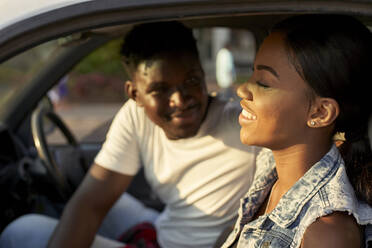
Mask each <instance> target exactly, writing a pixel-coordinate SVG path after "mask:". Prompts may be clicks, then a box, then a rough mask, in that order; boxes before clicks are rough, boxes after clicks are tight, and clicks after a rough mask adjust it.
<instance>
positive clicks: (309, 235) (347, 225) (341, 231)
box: [301, 212, 363, 248]
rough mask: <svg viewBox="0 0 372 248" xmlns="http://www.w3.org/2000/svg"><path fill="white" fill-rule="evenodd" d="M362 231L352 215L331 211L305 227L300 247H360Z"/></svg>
mask: <svg viewBox="0 0 372 248" xmlns="http://www.w3.org/2000/svg"><path fill="white" fill-rule="evenodd" d="M362 233H363V232H362V229H361V227H360V226H359V225H358V223H357V222H356V220H355V218H354V217H353V215H349V214H347V212H333V213H331V214H329V215H327V216H323V217H320V218H318V219H317V220H316V221H315V222H313V223H312V224H311V225H310V226H309V227H308V228H307V229H306V232H305V234H304V236H303V239H302V245H301V247H302V248H308V247H319V248H322V247H327V248H329V247H337V248H343V247H345V248H352V247H358V248H359V247H362V240H363V234H362Z"/></svg>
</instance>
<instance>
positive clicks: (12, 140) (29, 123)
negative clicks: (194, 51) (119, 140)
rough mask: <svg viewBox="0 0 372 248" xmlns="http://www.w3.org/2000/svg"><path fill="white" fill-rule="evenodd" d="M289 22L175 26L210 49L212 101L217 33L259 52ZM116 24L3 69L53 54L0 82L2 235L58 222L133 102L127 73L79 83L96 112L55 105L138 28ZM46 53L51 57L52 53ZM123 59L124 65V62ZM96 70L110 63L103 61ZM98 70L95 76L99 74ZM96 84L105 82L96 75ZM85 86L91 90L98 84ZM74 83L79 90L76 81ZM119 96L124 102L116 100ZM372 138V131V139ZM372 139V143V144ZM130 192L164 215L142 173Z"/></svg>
mask: <svg viewBox="0 0 372 248" xmlns="http://www.w3.org/2000/svg"><path fill="white" fill-rule="evenodd" d="M371 13H372V12H371ZM296 14H300V13H296ZM290 15H293V13H286V12H283V13H281V14H271V13H266V14H254V15H251V14H236V15H235V14H224V15H218V16H208V15H204V16H202V17H192V18H182V17H180V18H173V19H175V20H180V21H181V22H182V23H184V24H185V25H186V26H188V27H191V28H193V29H194V31H195V35H196V37H197V39H198V40H201V41H203V42H201V43H200V44H199V45H200V54H201V57H202V61H203V63H204V64H203V66H205V68H206V69H205V70H206V71H207V73H206V75H207V79H209V80H210V81H211V83H210V85H209V86H208V87H209V88H208V90H209V91H210V93H211V94H218V89H217V88H216V87H215V82H214V81H213V76H214V64H213V59H214V57H213V56H214V55H213V47H212V45H211V43H210V42H211V41H210V40H211V37H212V35H211V32H212V31H211V30H212V29H213V28H216V27H224V28H229V29H231V30H240V31H242V30H243V31H247V32H248V31H249V33H251V34H253V36H252V37H253V41H254V44H255V45H254V49H256V47H257V45H258V44H260V42H261V41H262V40H263V38H264V37H265V36H266V35H267V34H268V32H269V30H270V27H271V26H272V25H273V24H274V23H276V22H278V21H280V20H282V19H284V18H287V17H288V16H290ZM359 18H360V19H361V20H363V21H364V22H365V23H366V24H367V25H368V24H371V21H372V18H371V17H370V16H368V15H359ZM157 20H162V21H163V20H164V18H158V19H156V18H153V19H151V20H148V21H157ZM167 20H168V19H167ZM145 21H146V20H144V21H142V22H145ZM113 23H114V24H113V25H108V24H107V25H105V26H102V27H101V26H100V27H94V28H93V29H83V30H79V31H78V32H70V33H69V32H67V33H61V34H60V35H59V36H55V37H53V38H52V39H46V40H42V41H40V42H39V43H38V44H37V45H35V46H32V47H25V48H24V49H23V50H22V51H21V50H19V52H18V54H17V55H15V54H14V55H15V56H14V57H11V58H10V57H9V58H7V59H5V60H4V62H2V63H1V64H0V73H1V72H2V71H4V70H9V71H10V68H13V67H12V66H19V64H17V63H18V62H19V61H25V60H24V56H26V55H27V56H30V53H31V54H32V53H33V54H34V55H35V54H38V52H37V50H38V49H39V50H41V49H44V50H47V51H48V54H42V55H40V54H38V55H37V56H38V57H37V58H36V57H32V59H31V60H30V63H29V64H31V65H32V66H28V65H23V66H24V67H22V66H21V67H18V68H21V70H22V71H23V72H26V73H25V74H27V75H23V76H22V77H21V76H19V75H17V76H14V77H13V78H9V79H6V78H4V79H1V82H2V81H3V82H9V85H6V84H5V85H6V87H5V90H4V92H1V93H0V96H1V100H0V103H1V110H0V112H1V117H2V121H1V122H0V140H1V142H0V147H1V149H0V192H1V193H0V194H1V195H2V198H3V199H2V203H1V204H0V231H1V230H2V229H3V228H4V227H5V226H6V225H7V224H8V223H9V222H10V221H12V220H13V219H15V218H16V217H18V216H20V215H23V214H26V213H31V212H35V213H44V214H48V215H51V216H54V217H58V216H59V215H60V214H61V211H62V210H63V207H64V204H65V203H66V202H67V200H68V199H69V198H70V197H71V195H72V194H73V192H74V191H75V190H76V188H77V187H78V185H79V183H80V182H81V180H82V179H83V177H84V175H85V173H86V172H87V170H88V169H89V166H90V164H91V163H92V161H93V159H94V157H95V155H96V154H97V152H98V151H99V149H100V147H101V145H102V143H103V141H104V138H105V133H106V132H107V130H108V127H109V124H110V122H111V120H112V118H113V116H114V114H115V112H116V111H117V110H118V108H119V107H120V105H121V104H122V103H124V102H125V100H126V99H127V97H126V96H125V94H124V90H123V89H122V88H123V82H124V80H125V79H126V75H125V73H123V74H121V75H117V76H118V78H116V79H115V80H114V79H112V80H111V81H110V80H105V78H103V79H102V80H101V81H100V80H98V81H97V82H99V83H97V84H96V85H93V86H92V85H91V84H93V83H91V84H89V85H86V82H85V83H84V82H83V80H81V81H79V82H82V83H81V84H80V86H79V87H78V86H76V87H75V88H74V90H75V91H79V90H80V95H79V94H78V93H75V94H76V95H73V96H71V97H75V102H78V101H77V100H76V99H79V97H81V96H82V95H84V94H86V95H85V98H86V99H88V100H87V102H86V103H85V105H88V106H89V105H90V106H91V107H92V108H93V109H92V110H91V109H84V106H83V107H80V108H79V107H77V106H76V105H70V106H68V105H63V104H62V105H60V106H57V105H56V103H55V102H53V101H54V100H53V97H52V95H51V92H52V91H53V89H54V90H55V89H56V87H58V84H59V83H60V82H61V80H62V79H63V78H64V77H68V78H69V81H68V83H69V85H70V86H71V85H72V84H73V83H72V81H71V80H72V79H71V78H74V77H73V76H74V75H75V76H76V71H79V70H80V71H84V70H85V69H84V68H82V66H81V65H82V63H83V61H84V60H86V59H89V60H90V61H91V60H94V58H92V57H90V56H92V54H94V53H95V52H97V51H99V49H107V48H108V47H111V46H119V45H120V44H121V43H120V42H121V38H122V37H123V36H124V34H125V33H126V32H128V30H130V29H131V27H132V26H133V25H134V24H136V23H138V22H135V23H119V24H118V23H116V22H113ZM235 34H239V32H236V33H235ZM238 36H239V35H238ZM243 36H244V35H243ZM244 37H245V36H244ZM238 40H239V39H238ZM243 40H244V39H243ZM242 42H243V41H242ZM371 45H372V44H371ZM46 47H48V48H49V49H45V48H46ZM115 51H116V50H115ZM211 54H212V55H211ZM35 56H36V55H35ZM203 56H207V57H208V56H209V60H208V59H206V60H203ZM253 56H254V54H253ZM36 59H37V60H38V61H36ZM110 59H111V58H108V60H110ZM116 59H117V60H118V61H119V62H117V63H119V65H120V58H116ZM39 60H40V61H39ZM97 63H105V62H102V61H98V62H97ZM250 63H251V62H250V61H247V60H244V58H243V59H242V60H241V61H240V63H239V65H238V67H239V70H241V75H242V76H241V78H240V79H239V80H240V81H241V82H243V81H244V80H245V79H246V78H248V77H249V70H250V67H251V64H250ZM16 64H17V65H16ZM79 66H80V67H79ZM98 67H99V66H98ZM95 68H96V67H93V69H89V70H90V71H94V70H95ZM97 70H100V69H97ZM74 73H75V74H74ZM82 74H84V73H82ZM109 74H110V71H108V72H105V74H103V77H105V76H107V77H109V76H108V75H109ZM95 77H98V76H97V75H95ZM75 79H76V77H75ZM12 80H15V82H13V81H12ZM17 80H18V81H17ZM86 80H88V82H91V81H92V78H88V79H86ZM74 82H75V85H77V83H76V82H77V81H74ZM106 84H109V86H110V87H111V90H107V92H108V93H107V94H108V96H105V97H106V98H107V99H109V98H110V97H114V98H115V100H112V99H111V100H110V99H109V100H106V101H103V102H104V103H105V104H106V105H105V106H106V107H105V106H103V107H102V109H100V107H98V105H96V103H95V102H93V101H92V99H97V98H101V97H102V96H100V95H95V94H97V92H99V93H100V94H104V90H105V89H106ZM0 85H1V84H0ZM92 87H96V91H95V92H90V93H89V92H88V91H89V90H90V89H91V88H92ZM69 89H70V90H71V88H69ZM112 89H113V90H112ZM81 92H85V93H81ZM87 92H88V93H87ZM112 92H117V95H111V96H110V93H112ZM70 93H71V92H70ZM71 94H73V93H71ZM102 98H104V97H102ZM106 98H105V99H106ZM75 107H76V109H74V108H75ZM77 109H79V110H80V111H82V112H84V113H85V114H86V115H88V116H89V114H90V113H92V115H94V114H97V113H98V112H100V111H101V112H100V113H101V114H102V115H98V116H97V117H95V118H93V117H92V118H91V119H89V122H83V121H82V120H81V119H79V118H80V117H81V115H82V114H81V113H79V112H75V113H74V111H75V110H76V111H77ZM90 111H91V112H90ZM78 117H79V118H78ZM74 118H75V119H74ZM98 119H99V123H98V121H97V120H98ZM91 123H94V125H92V127H91V128H89V130H88V128H87V127H88V125H91ZM97 123H98V124H97ZM370 124H371V125H370V129H372V122H370ZM72 126H77V128H78V129H77V130H73V129H72V128H71V127H72ZM79 128H80V129H79ZM371 133H372V131H370V135H371ZM53 137H54V138H53ZM370 139H371V142H372V137H370ZM128 191H129V193H130V194H133V195H134V196H135V197H137V198H139V199H141V200H142V201H143V202H144V203H145V204H146V205H148V206H151V207H154V208H155V209H158V210H160V209H162V208H163V204H162V202H161V201H160V200H159V199H158V198H157V197H156V195H155V194H154V193H153V192H151V190H150V188H149V186H148V185H147V183H146V179H145V176H144V173H143V171H141V172H140V173H139V174H138V175H137V176H136V178H135V179H134V181H133V183H132V185H131V186H130V188H129V190H128Z"/></svg>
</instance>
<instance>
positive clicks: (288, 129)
mask: <svg viewBox="0 0 372 248" xmlns="http://www.w3.org/2000/svg"><path fill="white" fill-rule="evenodd" d="M309 91H310V87H309V86H308V85H307V84H306V83H305V82H304V80H303V79H302V78H301V77H300V75H299V74H298V73H297V71H296V69H295V68H294V67H293V65H292V64H291V63H290V61H289V60H288V55H287V52H286V49H285V46H284V40H283V35H282V34H280V33H272V34H271V35H270V36H268V37H267V38H266V39H265V40H264V42H263V44H262V46H261V47H260V49H259V51H258V53H257V56H256V60H255V63H254V72H253V75H252V77H251V78H250V79H249V80H248V82H246V83H244V84H243V85H241V86H240V87H239V89H238V95H239V96H240V97H241V98H242V100H241V105H242V107H243V111H242V113H241V115H240V116H239V123H240V125H241V127H242V128H241V132H240V139H241V141H242V142H243V143H244V144H247V145H258V146H264V147H268V148H271V149H280V148H284V147H288V146H291V145H292V144H295V143H298V142H303V139H304V137H305V136H304V133H305V132H306V129H307V124H306V123H307V114H308V110H309V104H310V99H309V94H308V92H309Z"/></svg>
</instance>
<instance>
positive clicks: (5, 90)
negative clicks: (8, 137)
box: [0, 40, 63, 108]
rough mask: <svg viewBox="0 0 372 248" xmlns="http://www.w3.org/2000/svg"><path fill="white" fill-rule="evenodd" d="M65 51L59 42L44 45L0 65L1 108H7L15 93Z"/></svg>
mask: <svg viewBox="0 0 372 248" xmlns="http://www.w3.org/2000/svg"><path fill="white" fill-rule="evenodd" d="M62 51H63V47H61V46H59V43H58V41H57V40H54V41H50V42H47V43H43V44H42V45H39V46H37V47H34V48H32V49H28V50H27V51H26V52H24V53H21V54H19V55H17V56H15V57H13V58H11V59H9V60H7V61H5V62H4V63H2V64H1V65H0V108H6V106H7V103H8V101H9V99H10V98H11V97H12V95H13V94H14V93H16V92H17V91H19V90H21V89H22V88H25V86H26V85H27V84H28V83H30V82H31V81H32V79H33V78H34V77H35V76H36V75H37V74H38V73H39V72H40V71H41V70H43V68H44V67H45V66H46V65H47V64H48V62H49V61H51V60H52V59H53V58H55V57H57V56H58V55H59V54H60V53H61V52H62Z"/></svg>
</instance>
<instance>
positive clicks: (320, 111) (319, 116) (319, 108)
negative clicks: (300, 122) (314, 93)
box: [307, 97, 340, 127]
mask: <svg viewBox="0 0 372 248" xmlns="http://www.w3.org/2000/svg"><path fill="white" fill-rule="evenodd" d="M339 112H340V108H339V105H338V103H337V101H336V100H335V99H333V98H327V97H317V98H316V99H315V100H314V102H313V103H312V106H311V108H310V111H309V117H308V121H307V125H308V126H309V127H326V126H330V125H331V124H332V123H333V122H334V121H335V120H336V118H337V116H338V114H339Z"/></svg>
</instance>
